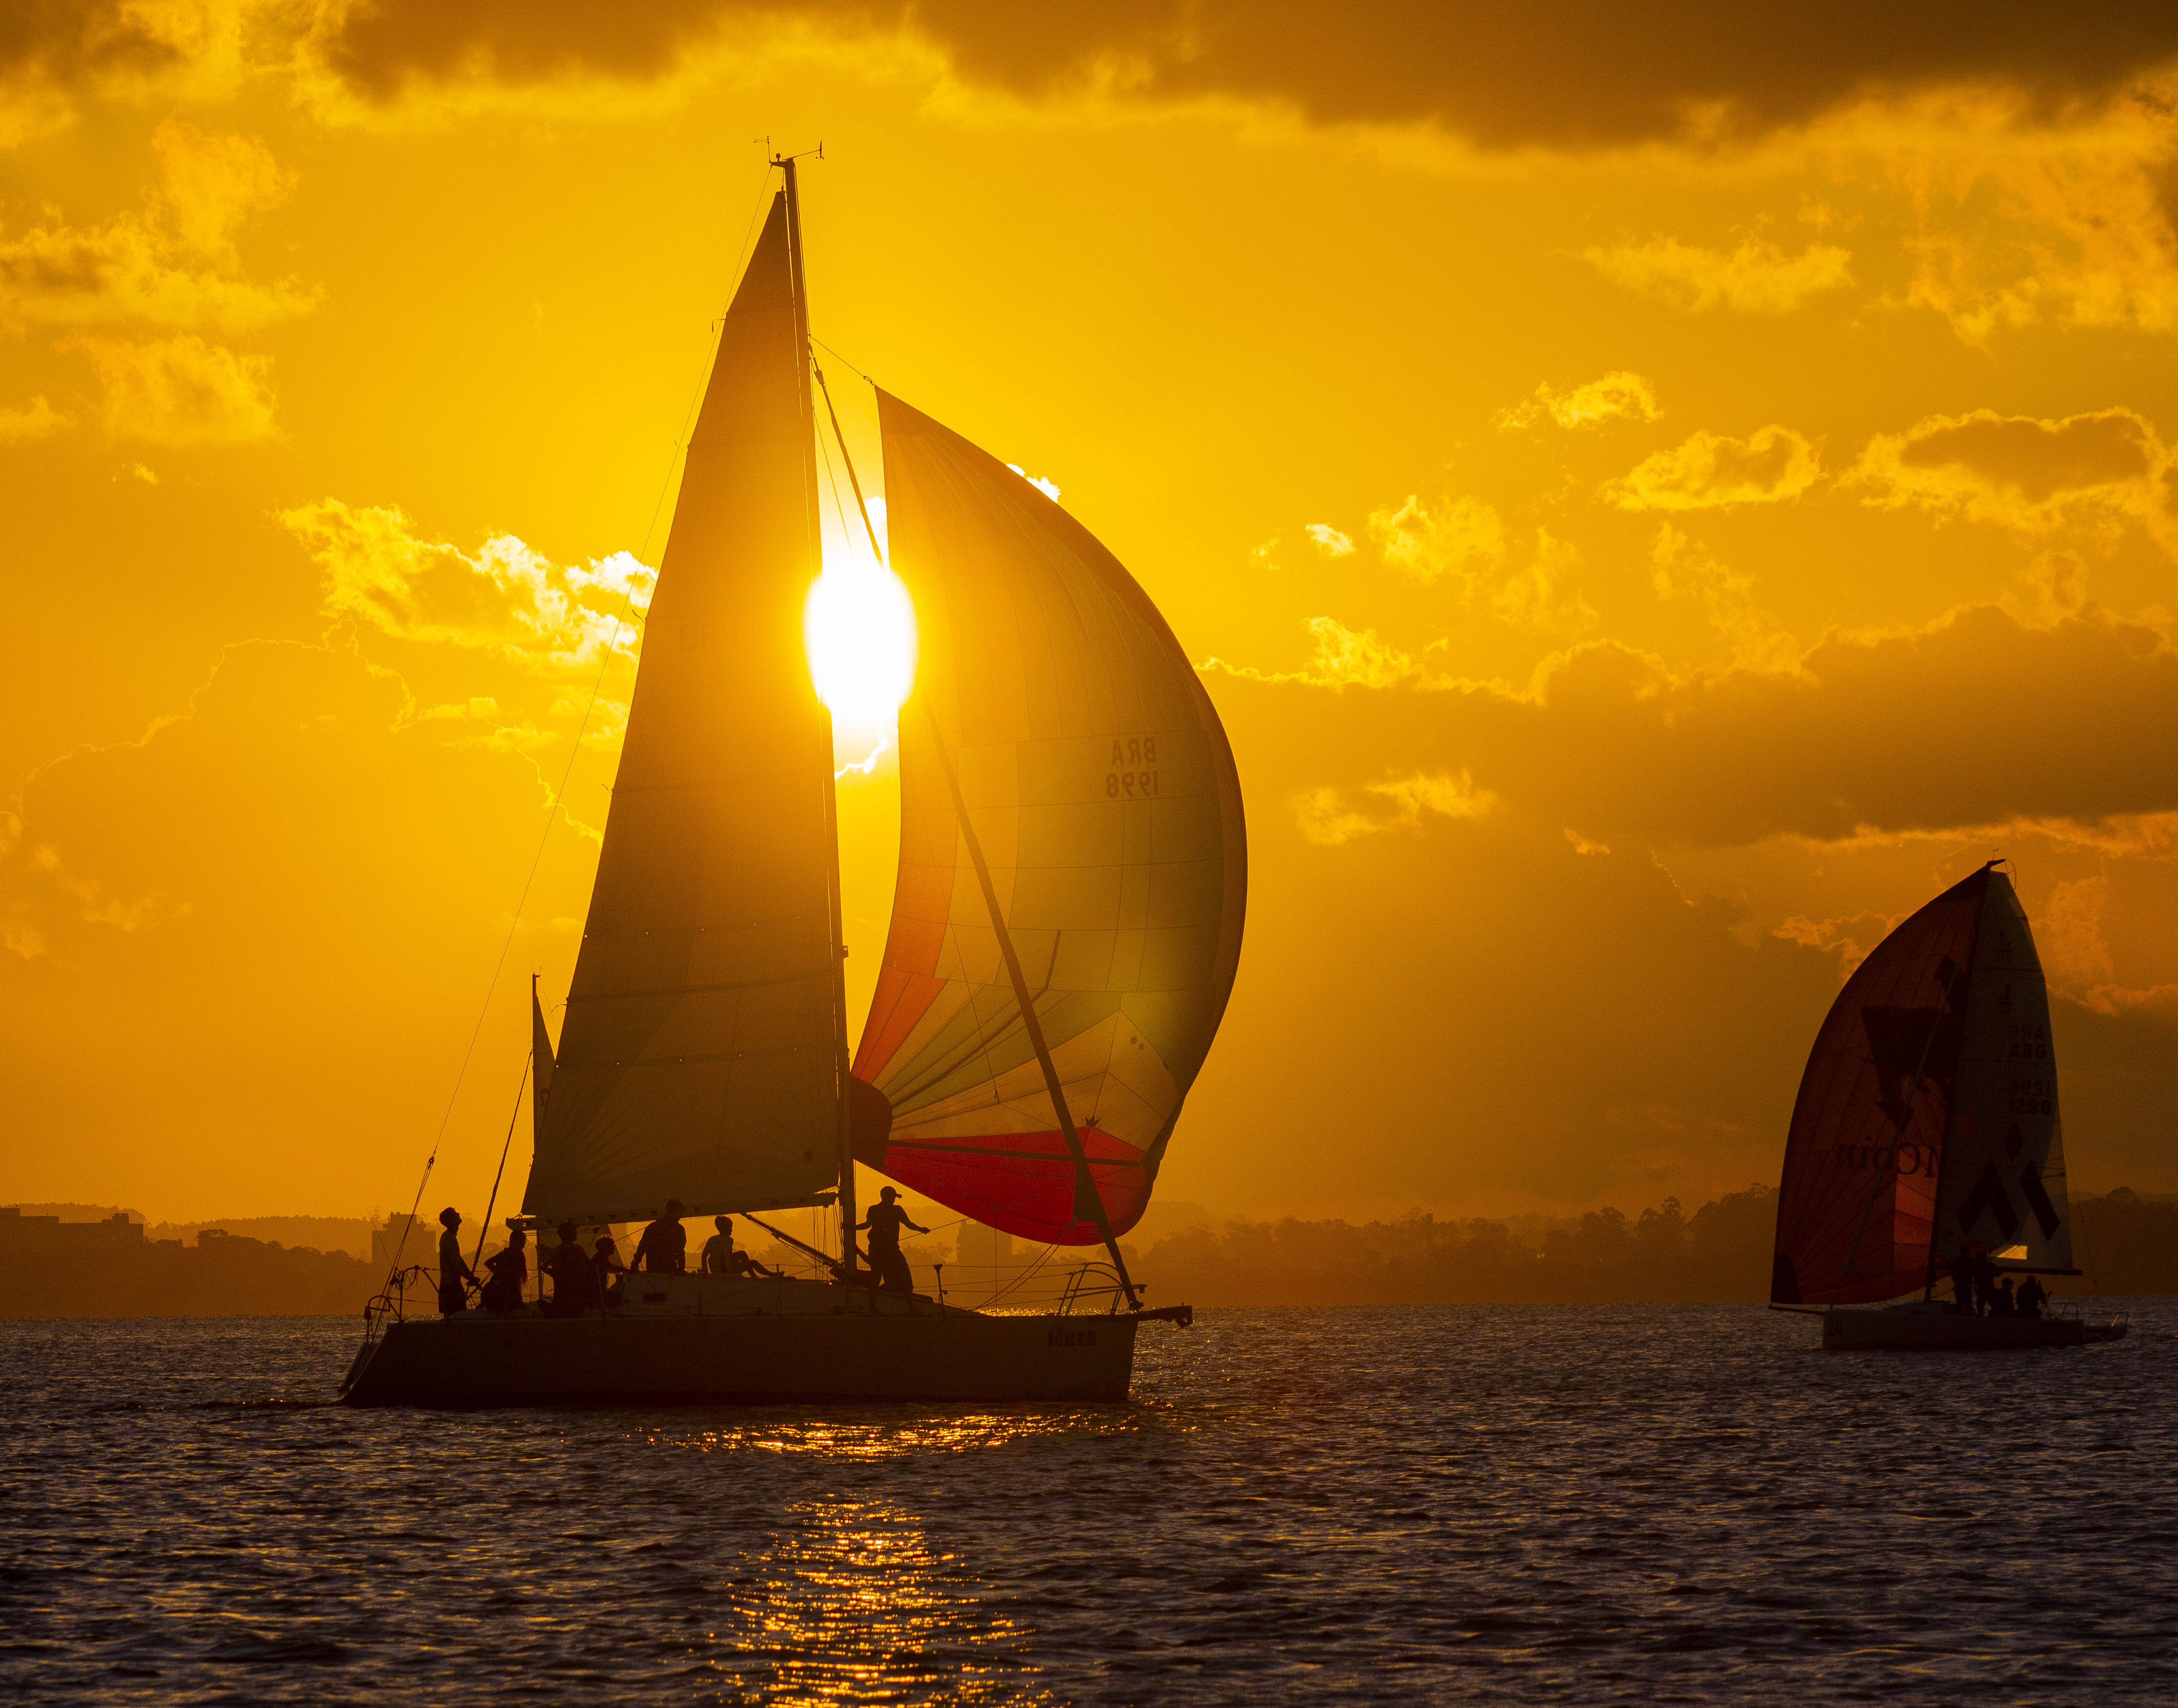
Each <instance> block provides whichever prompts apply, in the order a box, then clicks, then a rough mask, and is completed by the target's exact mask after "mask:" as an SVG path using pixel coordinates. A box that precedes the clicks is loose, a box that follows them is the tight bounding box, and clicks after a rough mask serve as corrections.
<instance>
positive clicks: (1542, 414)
mask: <svg viewBox="0 0 2178 1708" xmlns="http://www.w3.org/2000/svg"><path fill="white" fill-rule="evenodd" d="M1661 413H1663V412H1662V411H1661V409H1659V408H1658V407H1657V406H1656V388H1655V385H1652V384H1651V383H1650V381H1649V380H1647V379H1644V378H1643V377H1642V376H1641V375H1640V374H1629V373H1628V372H1626V371H1625V370H1624V369H1623V368H1622V369H1619V370H1618V371H1617V372H1615V373H1611V374H1605V375H1604V376H1603V377H1602V378H1601V379H1591V380H1590V381H1589V382H1588V384H1587V385H1575V386H1571V387H1568V389H1567V390H1563V391H1561V390H1558V389H1557V387H1555V386H1553V385H1550V384H1549V383H1548V382H1546V383H1544V384H1543V385H1538V386H1537V387H1536V388H1535V396H1533V397H1531V398H1530V399H1529V400H1528V401H1526V402H1525V403H1523V404H1520V405H1519V406H1518V407H1515V408H1512V409H1505V410H1500V411H1499V412H1498V414H1497V427H1498V428H1499V430H1500V431H1507V430H1509V429H1512V428H1520V427H1526V426H1529V425H1530V424H1531V423H1534V422H1536V421H1538V420H1542V419H1546V418H1547V419H1548V420H1550V421H1551V422H1554V423H1556V424H1557V425H1558V426H1560V427H1563V428H1585V427H1601V425H1603V423H1605V422H1606V421H1654V420H1655V418H1656V417H1658V416H1659V415H1661Z"/></svg>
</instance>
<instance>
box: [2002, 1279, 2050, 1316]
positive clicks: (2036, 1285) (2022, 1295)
mask: <svg viewBox="0 0 2178 1708" xmlns="http://www.w3.org/2000/svg"><path fill="white" fill-rule="evenodd" d="M2011 1302H2012V1308H2013V1309H2014V1310H2016V1311H2017V1312H2019V1314H2020V1315H2021V1316H2022V1317H2038V1316H2040V1315H2041V1314H2042V1307H2044V1305H2046V1304H2048V1303H2049V1289H2048V1288H2047V1287H2045V1286H2044V1285H2042V1278H2041V1277H2040V1276H2039V1275H2029V1276H2028V1278H2027V1279H2026V1280H2023V1281H2022V1282H2021V1283H2020V1284H2019V1292H2018V1295H2017V1297H2015V1298H2014V1299H2013V1300H2012V1301H2011Z"/></svg>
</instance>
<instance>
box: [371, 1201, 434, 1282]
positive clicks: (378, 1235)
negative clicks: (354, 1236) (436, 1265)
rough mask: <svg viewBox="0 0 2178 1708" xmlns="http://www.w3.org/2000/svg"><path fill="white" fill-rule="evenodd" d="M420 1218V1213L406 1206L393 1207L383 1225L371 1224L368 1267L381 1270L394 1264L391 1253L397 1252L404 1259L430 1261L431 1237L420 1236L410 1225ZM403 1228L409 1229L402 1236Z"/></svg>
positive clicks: (382, 1272)
mask: <svg viewBox="0 0 2178 1708" xmlns="http://www.w3.org/2000/svg"><path fill="white" fill-rule="evenodd" d="M420 1220H422V1219H421V1218H420V1217H415V1216H411V1215H410V1214H408V1211H406V1210H396V1211H394V1212H393V1213H392V1214H391V1215H389V1216H387V1217H386V1225H385V1226H384V1227H382V1228H373V1229H372V1230H371V1231H370V1266H371V1268H372V1269H375V1270H377V1271H378V1272H379V1273H380V1274H384V1273H385V1272H386V1270H388V1269H391V1268H392V1267H393V1259H394V1255H395V1253H397V1252H398V1253H399V1255H400V1258H401V1261H402V1263H430V1262H431V1261H433V1257H434V1253H433V1250H432V1246H431V1241H430V1240H428V1239H425V1238H424V1237H422V1236H421V1235H420V1234H419V1232H418V1231H416V1230H415V1229H414V1228H413V1226H412V1224H413V1223H415V1222H418V1221H420ZM403 1230H408V1237H407V1238H406V1239H405V1240H404V1239H403V1238H402V1231H403Z"/></svg>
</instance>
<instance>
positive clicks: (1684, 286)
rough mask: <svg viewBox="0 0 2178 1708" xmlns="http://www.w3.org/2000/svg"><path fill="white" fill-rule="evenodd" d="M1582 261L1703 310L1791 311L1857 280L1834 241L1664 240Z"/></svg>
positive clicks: (1632, 287)
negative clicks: (1720, 245)
mask: <svg viewBox="0 0 2178 1708" xmlns="http://www.w3.org/2000/svg"><path fill="white" fill-rule="evenodd" d="M1581 259H1583V260H1584V261H1586V262H1587V263H1588V264H1589V265H1590V266H1592V267H1594V268H1595V270H1597V271H1598V272H1600V273H1601V274H1602V275H1603V276H1605V277H1606V278H1607V279H1609V280H1611V281H1612V282H1613V283H1614V284H1618V285H1623V286H1625V287H1626V288H1627V289H1628V290H1629V291H1633V292H1639V294H1640V295H1642V296H1644V297H1655V298H1656V299H1657V300H1658V301H1660V302H1664V303H1670V304H1671V305H1672V307H1674V308H1686V309H1689V310H1691V311H1693V312H1694V313H1696V314H1700V313H1703V312H1705V311H1706V310H1708V309H1711V308H1730V309H1733V310H1735V311H1737V312H1738V313H1740V314H1790V313H1791V312H1792V310H1793V309H1795V308H1800V307H1802V306H1803V305H1804V304H1805V303H1808V302H1809V300H1810V299H1811V298H1813V297H1819V296H1820V295H1822V294H1823V293H1824V292H1826V291H1836V290H1842V289H1843V288H1844V287H1845V286H1847V285H1850V284H1851V283H1852V255H1851V254H1849V253H1847V251H1846V250H1844V249H1841V248H1837V247H1836V246H1835V245H1834V244H1830V243H1811V244H1809V246H1808V247H1807V248H1805V249H1803V251H1801V253H1800V254H1797V255H1788V254H1785V253H1784V251H1783V250H1781V249H1780V248H1778V247H1777V246H1776V244H1775V243H1765V242H1763V241H1760V240H1759V239H1755V238H1749V239H1748V241H1747V242H1745V243H1742V244H1740V246H1739V247H1738V248H1736V249H1733V250H1731V251H1729V252H1727V251H1725V250H1721V249H1704V248H1695V247H1694V246H1693V245H1691V244H1688V243H1680V242H1678V241H1677V239H1676V238H1672V237H1658V238H1655V240H1653V241H1652V242H1650V243H1632V244H1621V245H1618V246H1617V247H1616V248H1588V249H1584V250H1582V251H1581Z"/></svg>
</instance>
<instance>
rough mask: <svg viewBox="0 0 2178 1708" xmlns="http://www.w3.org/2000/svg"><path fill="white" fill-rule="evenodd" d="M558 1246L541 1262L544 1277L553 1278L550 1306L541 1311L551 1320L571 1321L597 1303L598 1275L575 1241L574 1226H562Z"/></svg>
mask: <svg viewBox="0 0 2178 1708" xmlns="http://www.w3.org/2000/svg"><path fill="white" fill-rule="evenodd" d="M555 1232H557V1233H558V1235H559V1236H560V1243H559V1244H558V1245H556V1246H555V1247H552V1249H551V1251H550V1252H549V1253H548V1254H547V1255H546V1256H545V1258H544V1273H545V1274H548V1275H550V1277H551V1278H552V1299H551V1302H550V1303H549V1304H548V1305H546V1306H545V1307H544V1313H545V1314H546V1315H547V1316H550V1317H572V1316H574V1315H576V1314H577V1312H580V1311H581V1310H582V1309H583V1307H585V1306H587V1305H590V1304H594V1303H595V1302H596V1301H595V1298H594V1295H595V1293H596V1291H597V1283H598V1276H597V1271H596V1270H595V1269H593V1268H592V1267H591V1266H590V1259H589V1256H588V1253H587V1252H584V1251H583V1247H582V1243H581V1241H578V1240H577V1238H576V1237H575V1225H574V1224H573V1223H572V1222H561V1224H560V1225H559V1227H558V1228H557V1229H556V1230H555Z"/></svg>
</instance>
